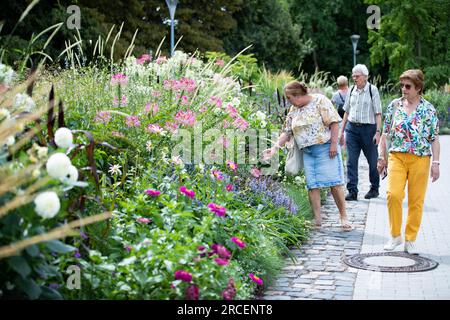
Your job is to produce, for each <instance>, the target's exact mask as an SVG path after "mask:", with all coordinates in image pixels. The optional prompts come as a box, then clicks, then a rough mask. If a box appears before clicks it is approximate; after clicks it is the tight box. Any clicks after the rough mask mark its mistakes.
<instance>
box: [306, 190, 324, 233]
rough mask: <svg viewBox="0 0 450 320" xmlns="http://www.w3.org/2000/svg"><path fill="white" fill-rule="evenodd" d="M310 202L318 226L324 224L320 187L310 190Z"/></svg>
mask: <svg viewBox="0 0 450 320" xmlns="http://www.w3.org/2000/svg"><path fill="white" fill-rule="evenodd" d="M308 195H309V202H310V203H311V207H312V209H313V212H314V219H315V221H316V227H320V226H321V225H322V217H321V215H320V189H311V190H308Z"/></svg>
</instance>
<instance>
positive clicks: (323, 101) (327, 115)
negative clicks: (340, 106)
mask: <svg viewBox="0 0 450 320" xmlns="http://www.w3.org/2000/svg"><path fill="white" fill-rule="evenodd" d="M317 103H318V108H319V112H320V115H321V117H322V121H323V124H324V125H325V126H326V127H329V126H330V124H332V123H333V122H341V121H342V119H341V117H340V116H339V114H338V113H337V111H336V108H335V107H334V106H333V104H332V103H331V101H330V100H329V99H328V98H327V97H325V96H322V97H320V98H319V101H318V102H317Z"/></svg>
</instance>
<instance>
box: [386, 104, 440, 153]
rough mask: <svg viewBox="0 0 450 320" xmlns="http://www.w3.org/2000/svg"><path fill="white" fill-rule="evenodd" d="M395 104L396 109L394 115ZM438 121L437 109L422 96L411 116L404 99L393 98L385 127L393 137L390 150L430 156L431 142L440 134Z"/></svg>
mask: <svg viewBox="0 0 450 320" xmlns="http://www.w3.org/2000/svg"><path fill="white" fill-rule="evenodd" d="M394 105H396V109H395V114H394V115H393V114H392V111H393V110H394ZM392 118H393V120H392ZM438 123H439V121H438V118H437V115H436V109H435V108H434V107H433V105H432V104H431V103H429V102H428V101H427V100H425V99H423V98H421V99H420V103H419V105H418V106H417V108H416V110H415V111H413V112H412V113H411V115H409V116H408V114H407V113H406V110H405V109H404V107H403V100H402V99H401V98H398V99H395V100H393V101H392V102H391V103H390V104H389V105H388V107H387V109H386V113H385V119H384V129H383V132H384V133H386V134H389V135H390V137H391V145H390V148H389V150H388V152H403V153H412V154H415V155H417V156H421V157H423V156H430V155H431V143H432V142H433V141H434V139H435V138H436V136H437V135H438V134H439V124H438ZM391 128H392V130H391Z"/></svg>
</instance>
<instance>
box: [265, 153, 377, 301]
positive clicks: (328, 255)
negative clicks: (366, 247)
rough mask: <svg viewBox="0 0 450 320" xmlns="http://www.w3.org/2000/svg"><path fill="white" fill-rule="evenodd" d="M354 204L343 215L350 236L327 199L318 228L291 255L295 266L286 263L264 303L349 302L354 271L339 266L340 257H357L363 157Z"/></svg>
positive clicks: (365, 203)
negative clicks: (284, 301) (274, 301)
mask: <svg viewBox="0 0 450 320" xmlns="http://www.w3.org/2000/svg"><path fill="white" fill-rule="evenodd" d="M359 171H360V172H359V180H360V181H359V188H360V191H359V194H358V201H352V202H347V215H348V218H349V221H350V222H351V223H352V224H353V226H354V227H355V229H354V230H352V231H350V232H344V231H342V230H341V228H340V220H339V211H338V209H337V207H336V205H335V203H334V200H333V198H332V196H331V195H329V196H328V197H327V199H326V202H325V204H324V205H323V206H322V228H321V230H318V231H312V232H311V234H310V238H309V239H308V241H307V242H306V243H304V244H303V245H301V247H300V249H297V248H295V249H293V250H291V252H292V253H293V254H294V255H295V256H296V257H297V263H293V262H292V260H291V259H289V258H287V259H286V264H285V266H284V268H283V269H282V270H281V273H280V275H279V276H278V277H277V279H276V280H275V281H274V282H273V284H272V285H271V286H270V287H268V288H267V290H266V291H265V292H264V295H263V297H262V298H263V299H266V300H298V299H326V300H351V299H352V298H353V291H354V284H355V281H356V275H357V269H354V268H351V267H348V266H347V265H345V264H344V263H343V262H342V257H343V255H352V254H357V253H360V250H361V247H362V243H363V237H364V229H365V225H366V216H367V211H368V207H369V200H365V199H364V194H365V193H366V192H367V191H368V190H369V187H370V186H369V177H368V165H367V161H366V159H365V158H364V157H361V158H360V161H359Z"/></svg>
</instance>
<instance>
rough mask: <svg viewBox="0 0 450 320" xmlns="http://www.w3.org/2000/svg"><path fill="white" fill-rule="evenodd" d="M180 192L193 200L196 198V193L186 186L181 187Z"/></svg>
mask: <svg viewBox="0 0 450 320" xmlns="http://www.w3.org/2000/svg"><path fill="white" fill-rule="evenodd" d="M180 192H181V193H182V194H184V195H185V196H186V197H189V198H191V199H194V198H195V192H194V191H193V190H189V189H187V188H186V187H185V186H181V187H180Z"/></svg>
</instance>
